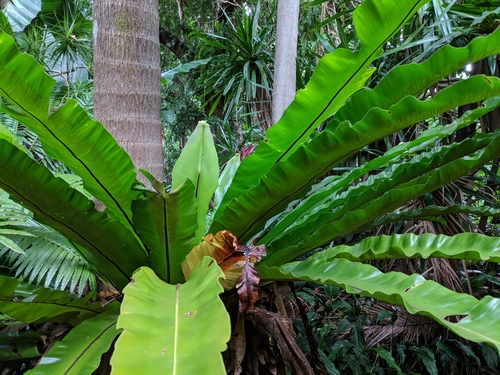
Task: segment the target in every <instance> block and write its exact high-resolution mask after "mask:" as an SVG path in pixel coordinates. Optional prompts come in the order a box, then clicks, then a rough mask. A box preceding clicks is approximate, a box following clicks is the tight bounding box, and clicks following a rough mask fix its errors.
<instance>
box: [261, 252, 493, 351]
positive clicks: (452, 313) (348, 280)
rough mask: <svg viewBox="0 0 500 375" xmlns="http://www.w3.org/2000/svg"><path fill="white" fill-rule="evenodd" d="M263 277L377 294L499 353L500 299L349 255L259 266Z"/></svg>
mask: <svg viewBox="0 0 500 375" xmlns="http://www.w3.org/2000/svg"><path fill="white" fill-rule="evenodd" d="M258 268H259V274H260V276H261V279H262V280H263V281H264V280H266V279H270V280H307V281H314V282H317V283H322V284H328V285H335V286H339V287H341V288H343V289H345V290H346V291H347V292H348V293H354V294H360V295H363V296H368V297H373V298H376V299H378V300H381V301H385V302H389V303H391V304H395V305H400V306H404V307H405V308H406V309H407V310H408V311H409V312H410V313H412V314H422V315H427V316H430V317H432V318H433V319H435V320H436V321H437V322H439V323H440V324H442V325H443V326H445V327H446V328H448V329H450V330H451V331H453V332H455V333H456V334H458V335H460V336H462V337H464V338H466V339H468V340H471V341H475V342H486V343H488V344H490V345H493V346H494V347H495V348H496V349H497V350H499V351H500V339H499V338H500V317H499V315H498V313H497V311H498V309H499V308H500V299H497V298H492V297H490V296H487V297H485V298H483V299H482V300H480V301H478V300H477V299H475V298H474V297H473V296H471V295H468V294H462V293H457V292H453V291H451V290H449V289H447V288H445V287H443V286H441V285H440V284H438V283H435V282H433V281H430V280H425V279H424V278H423V277H422V276H420V275H411V276H408V275H405V274H403V273H399V272H389V273H387V274H384V273H382V272H380V271H379V270H378V269H376V268H375V267H373V266H370V265H367V264H361V263H355V262H350V261H349V260H347V259H333V260H331V261H325V260H322V259H317V258H309V259H307V260H304V261H302V262H294V263H288V264H284V265H283V266H281V267H266V266H259V267H258Z"/></svg>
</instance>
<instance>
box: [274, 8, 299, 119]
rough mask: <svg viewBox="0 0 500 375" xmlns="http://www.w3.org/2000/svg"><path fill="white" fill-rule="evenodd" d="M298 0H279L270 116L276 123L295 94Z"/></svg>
mask: <svg viewBox="0 0 500 375" xmlns="http://www.w3.org/2000/svg"><path fill="white" fill-rule="evenodd" d="M299 7H300V0H279V1H278V14H277V25H276V51H275V57H274V85H273V107H272V118H273V122H274V123H276V122H278V120H279V119H280V118H281V115H283V112H284V111H285V108H286V107H288V105H289V104H290V103H291V102H292V101H293V98H294V96H295V81H296V77H295V75H296V70H297V65H296V62H295V60H296V58H297V34H298V27H299Z"/></svg>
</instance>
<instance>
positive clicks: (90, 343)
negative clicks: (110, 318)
mask: <svg viewBox="0 0 500 375" xmlns="http://www.w3.org/2000/svg"><path fill="white" fill-rule="evenodd" d="M115 326H116V322H113V323H111V324H110V325H109V326H107V327H106V328H105V329H104V330H103V331H101V332H100V333H99V335H97V337H96V338H94V339H93V340H92V341H90V342H89V343H88V345H87V346H85V348H84V349H83V350H82V352H81V353H80V354H78V356H77V357H76V358H75V359H74V360H73V362H71V365H70V366H69V367H68V368H67V369H66V371H64V375H67V374H69V372H70V371H71V369H72V368H73V367H75V366H76V365H77V364H78V362H79V360H80V358H82V357H83V356H84V355H85V354H86V353H87V351H89V350H90V348H91V347H92V345H94V344H95V343H96V342H97V340H99V339H100V338H101V337H102V336H103V335H104V334H105V333H106V332H107V331H109V329H110V328H113V327H115ZM115 337H116V336H115Z"/></svg>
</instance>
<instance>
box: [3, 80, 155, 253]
mask: <svg viewBox="0 0 500 375" xmlns="http://www.w3.org/2000/svg"><path fill="white" fill-rule="evenodd" d="M2 92H3V93H4V95H5V96H6V97H8V98H9V100H10V101H12V103H15V104H16V106H18V107H19V108H20V109H22V111H23V112H24V113H26V114H28V115H29V116H31V117H32V118H34V119H35V120H36V121H37V122H38V123H39V124H40V125H41V126H42V127H43V128H45V129H46V130H47V131H48V132H49V133H50V135H52V137H54V139H56V140H57V141H58V142H59V143H60V144H61V145H62V146H63V147H64V148H65V149H66V150H67V151H68V152H69V153H70V154H71V155H72V156H73V157H74V158H75V159H76V160H78V162H79V163H80V165H82V166H83V167H84V168H85V169H86V170H87V172H88V173H89V174H90V175H91V176H92V178H93V179H94V181H95V182H97V184H98V185H99V186H100V187H101V188H102V189H103V190H104V191H105V192H106V194H107V195H108V196H109V197H110V198H111V200H112V201H113V202H114V203H115V205H116V207H118V209H119V210H120V212H121V213H122V215H123V216H124V217H125V219H126V220H127V223H128V224H129V225H130V228H132V230H133V231H134V233H135V235H136V238H137V240H138V241H140V242H141V245H142V246H143V248H144V249H146V251H148V253H149V250H148V248H147V246H146V245H145V244H144V242H143V241H142V240H141V238H140V236H139V233H138V232H137V230H136V229H135V227H134V225H133V223H132V220H131V219H130V218H129V217H128V215H127V213H126V212H125V210H124V209H123V208H122V206H121V205H120V204H119V203H118V201H117V200H116V199H115V197H114V196H113V194H111V192H110V191H109V190H108V189H107V188H106V187H105V186H104V185H103V184H102V183H101V181H100V180H99V179H98V178H97V177H96V176H95V175H94V173H93V172H92V170H91V169H90V168H89V167H88V166H87V164H85V163H84V162H83V161H82V160H81V159H80V158H79V157H78V156H76V154H75V153H74V152H73V150H72V149H71V148H69V147H68V146H67V145H66V144H65V143H64V142H63V141H62V140H61V139H59V137H57V136H56V135H55V134H54V132H53V131H52V130H51V129H50V128H48V127H47V126H46V125H45V123H44V122H43V121H42V120H40V119H39V118H38V117H37V116H35V115H33V114H32V113H31V112H30V111H28V110H26V109H25V107H24V106H23V105H21V104H19V103H18V102H17V101H16V100H14V99H13V98H12V97H11V96H10V95H9V94H8V93H6V92H5V91H4V90H2Z"/></svg>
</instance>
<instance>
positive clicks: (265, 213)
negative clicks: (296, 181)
mask: <svg viewBox="0 0 500 375" xmlns="http://www.w3.org/2000/svg"><path fill="white" fill-rule="evenodd" d="M353 152H355V151H353ZM347 156H348V155H344V156H343V157H342V158H346V157H347ZM338 159H340V158H337V159H336V160H334V161H333V162H332V163H330V164H328V166H326V167H325V168H323V170H322V171H321V172H319V173H316V174H315V175H314V176H313V177H311V178H310V179H309V180H307V181H306V182H305V183H303V184H301V185H300V186H299V187H298V188H297V189H295V190H294V191H293V192H291V193H289V194H287V195H285V196H284V197H283V198H282V199H280V200H279V201H274V204H273V205H272V206H271V207H269V209H268V210H267V211H266V212H264V213H263V214H262V215H259V217H258V218H256V219H255V220H254V221H253V222H252V224H250V225H249V226H248V228H247V229H246V230H245V231H244V232H243V233H242V234H241V235H240V237H244V236H245V235H246V234H247V233H248V231H250V230H251V229H252V228H253V226H254V225H255V224H256V223H257V222H259V221H260V220H261V219H262V218H263V217H266V216H267V215H268V214H269V212H271V211H272V210H273V209H274V208H275V207H277V206H279V205H280V204H281V203H283V202H284V201H286V200H288V198H289V197H293V196H294V195H296V194H297V193H298V192H299V191H300V190H302V189H303V188H304V187H305V186H307V185H309V184H312V182H313V181H314V180H316V179H317V178H318V177H319V176H321V175H323V174H324V173H326V171H327V170H328V169H330V168H331V167H332V166H333V165H334V164H335V163H336V162H337V161H338ZM266 177H267V175H266ZM259 186H260V184H259Z"/></svg>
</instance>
